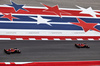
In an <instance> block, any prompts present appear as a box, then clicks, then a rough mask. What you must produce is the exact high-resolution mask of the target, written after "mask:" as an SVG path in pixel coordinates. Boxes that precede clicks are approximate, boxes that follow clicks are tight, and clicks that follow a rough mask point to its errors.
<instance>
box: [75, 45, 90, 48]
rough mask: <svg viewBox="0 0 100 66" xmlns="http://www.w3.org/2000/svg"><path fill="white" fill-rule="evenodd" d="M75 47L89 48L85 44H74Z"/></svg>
mask: <svg viewBox="0 0 100 66" xmlns="http://www.w3.org/2000/svg"><path fill="white" fill-rule="evenodd" d="M75 46H76V47H77V48H90V47H89V46H88V45H87V44H75Z"/></svg>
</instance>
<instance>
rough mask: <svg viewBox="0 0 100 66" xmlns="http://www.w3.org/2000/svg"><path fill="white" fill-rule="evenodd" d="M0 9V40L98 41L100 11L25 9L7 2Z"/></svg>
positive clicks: (31, 7) (55, 7)
mask: <svg viewBox="0 0 100 66" xmlns="http://www.w3.org/2000/svg"><path fill="white" fill-rule="evenodd" d="M10 2H11V4H4V5H0V39H4V40H11V39H12V40H15V39H18V40H24V39H25V40H99V38H100V10H93V9H92V7H88V8H84V7H82V6H80V5H75V6H76V7H77V9H71V8H59V6H58V5H55V6H49V5H47V4H44V3H40V4H41V5H43V7H34V6H27V5H24V4H17V3H15V2H13V1H10Z"/></svg>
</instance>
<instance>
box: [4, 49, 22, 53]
mask: <svg viewBox="0 0 100 66" xmlns="http://www.w3.org/2000/svg"><path fill="white" fill-rule="evenodd" d="M4 52H5V53H7V54H11V53H21V51H20V50H19V49H17V48H10V49H4Z"/></svg>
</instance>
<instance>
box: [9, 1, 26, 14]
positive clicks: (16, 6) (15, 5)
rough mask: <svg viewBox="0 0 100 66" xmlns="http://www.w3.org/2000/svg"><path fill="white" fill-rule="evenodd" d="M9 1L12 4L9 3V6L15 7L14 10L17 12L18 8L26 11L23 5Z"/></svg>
mask: <svg viewBox="0 0 100 66" xmlns="http://www.w3.org/2000/svg"><path fill="white" fill-rule="evenodd" d="M11 3H12V5H9V6H12V7H14V9H15V11H16V12H17V11H18V10H19V9H22V10H25V11H27V10H26V9H24V8H22V7H23V6H24V5H18V4H16V3H14V2H12V1H11Z"/></svg>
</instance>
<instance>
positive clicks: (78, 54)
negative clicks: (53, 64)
mask: <svg viewBox="0 0 100 66" xmlns="http://www.w3.org/2000/svg"><path fill="white" fill-rule="evenodd" d="M12 1H14V2H16V3H17V4H26V6H39V7H44V6H43V5H41V4H40V3H44V4H46V5H49V6H54V5H56V4H58V5H59V7H60V8H77V7H76V6H75V5H79V6H81V7H85V8H88V7H90V6H91V7H92V8H93V9H96V10H100V0H12ZM3 4H10V0H0V5H3ZM77 9H78V8H77ZM75 43H87V44H88V45H89V46H90V47H91V48H90V49H87V48H81V49H78V48H76V47H75V46H74V44H75ZM4 48H19V49H20V50H21V51H22V53H21V54H10V55H7V54H5V53H4V51H3V49H4ZM80 60H82V61H83V60H100V41H0V62H21V61H22V62H24V61H27V62H29V61H33V62H39V61H80Z"/></svg>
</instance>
